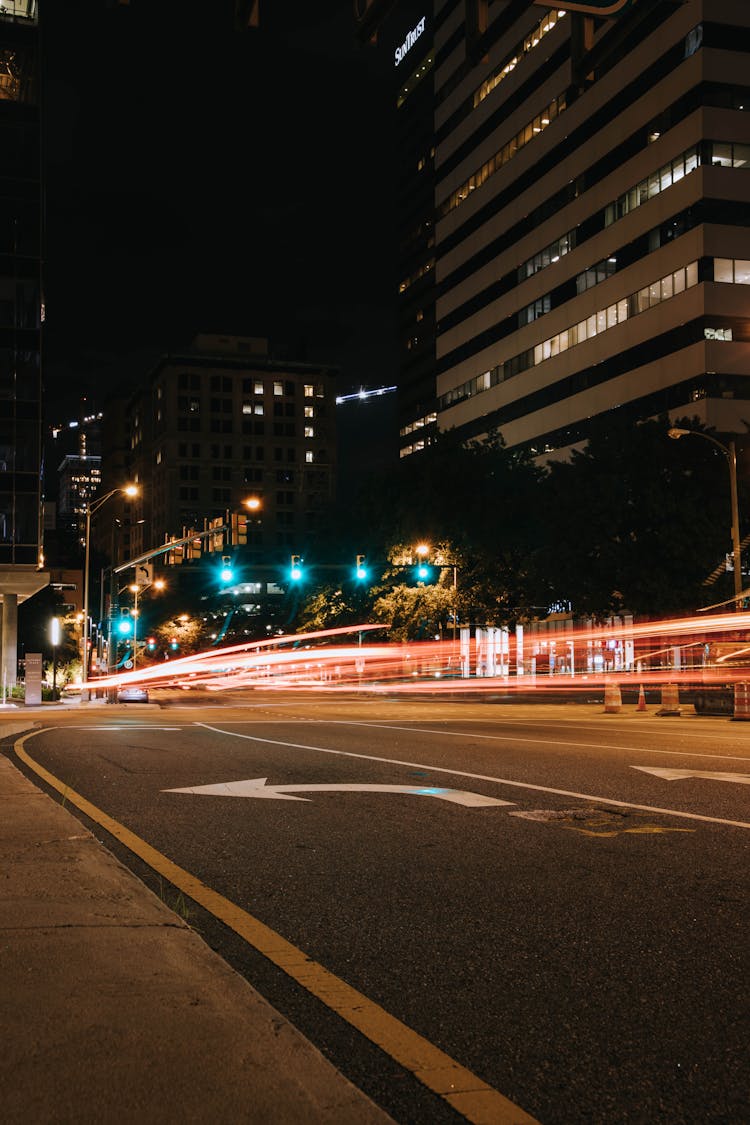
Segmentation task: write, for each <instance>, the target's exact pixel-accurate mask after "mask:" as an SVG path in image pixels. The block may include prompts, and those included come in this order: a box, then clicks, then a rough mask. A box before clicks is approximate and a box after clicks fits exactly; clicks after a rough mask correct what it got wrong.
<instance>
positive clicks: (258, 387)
mask: <svg viewBox="0 0 750 1125" xmlns="http://www.w3.org/2000/svg"><path fill="white" fill-rule="evenodd" d="M208 385H209V387H210V389H211V391H222V392H224V393H233V392H234V391H235V390H237V389H239V388H240V380H239V379H234V378H232V376H231V375H210V376H209V378H208ZM298 385H299V384H298V383H296V382H295V381H294V380H293V379H283V380H282V379H273V380H268V381H266V382H264V381H263V380H262V379H256V378H244V377H243V379H242V381H241V387H242V393H243V394H253V395H264V394H266V395H271V394H272V395H273V396H274V397H275V398H281V397H282V396H286V397H287V398H293V397H294V396H295V395H296V393H297V387H298ZM177 386H178V389H179V390H181V391H184V390H191V391H200V390H201V389H203V384H202V381H201V375H200V374H199V373H195V372H188V371H180V372H179V374H178V376H177ZM302 394H303V397H304V398H323V397H324V394H325V390H324V387H323V384H322V383H303V384H302ZM156 395H157V398H158V399H161V398H163V387H161V386H160V387H157V391H156ZM183 401H184V400H183V399H182V398H179V400H178V402H179V403H182V402H183ZM213 401H214V400H212V402H213Z"/></svg>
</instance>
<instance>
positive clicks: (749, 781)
mask: <svg viewBox="0 0 750 1125" xmlns="http://www.w3.org/2000/svg"><path fill="white" fill-rule="evenodd" d="M630 768H631V769H634V770H641V772H642V773H652V774H653V775H654V777H663V778H664V780H665V781H683V780H684V779H685V778H687V777H702V778H704V779H706V780H708V781H733V782H734V783H735V785H750V774H747V773H710V772H709V771H708V770H670V769H660V768H659V767H658V766H656V767H650V766H631V767H630Z"/></svg>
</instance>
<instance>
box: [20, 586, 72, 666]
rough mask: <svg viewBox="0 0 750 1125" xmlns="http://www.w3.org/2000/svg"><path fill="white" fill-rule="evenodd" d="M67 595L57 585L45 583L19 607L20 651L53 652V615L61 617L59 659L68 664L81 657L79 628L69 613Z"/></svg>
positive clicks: (60, 661) (49, 653)
mask: <svg viewBox="0 0 750 1125" xmlns="http://www.w3.org/2000/svg"><path fill="white" fill-rule="evenodd" d="M64 610H65V603H64V601H63V596H62V594H61V593H60V591H59V590H56V589H55V588H54V586H44V587H43V588H42V589H41V590H39V592H38V593H36V594H34V595H33V597H31V598H27V599H26V601H23V602H21V604H20V605H19V607H18V651H19V653H27V652H41V653H43V654H45V655H51V653H52V640H51V636H50V623H51V621H52V618H53V617H59V618H60V643H59V645H58V646H57V659H58V662H59V663H60V664H65V663H67V662H69V661H71V660H75V659H77V658H79V657H80V652H79V649H78V643H77V640H76V636H75V629H74V626H73V623H72V621H70V620H69V619H68V618H67V617H66V616H65V612H64Z"/></svg>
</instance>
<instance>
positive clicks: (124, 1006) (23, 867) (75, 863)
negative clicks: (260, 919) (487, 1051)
mask: <svg viewBox="0 0 750 1125" xmlns="http://www.w3.org/2000/svg"><path fill="white" fill-rule="evenodd" d="M13 719H15V716H14V717H13ZM13 719H11V717H10V716H8V717H7V719H6V717H5V716H3V719H2V721H0V736H2V737H3V738H7V737H8V736H10V735H13V734H15V733H20V731H22V730H28V729H29V726H30V725H32V724H31V722H30V720H27V721H26V722H23V721H21V720H20V718H19V721H17V722H16V721H13ZM0 979H1V980H2V985H1V986H0V1039H2V1043H3V1048H2V1052H0V1116H2V1120H3V1123H4V1125H29V1122H33V1123H34V1125H48V1123H49V1125H52V1123H55V1125H61V1123H68V1122H74V1121H75V1122H77V1123H82V1125H87V1123H93V1122H96V1123H97V1125H110V1123H115V1125H120V1123H133V1125H136V1123H137V1125H151V1123H159V1125H162V1123H165V1122H180V1123H182V1122H201V1123H206V1125H208V1123H210V1125H224V1123H226V1125H241V1123H249V1125H256V1123H266V1122H268V1123H269V1125H288V1123H297V1122H299V1123H300V1125H302V1123H303V1122H304V1123H305V1125H316V1123H318V1122H321V1123H322V1122H324V1123H325V1125H388V1123H389V1122H391V1125H392V1119H391V1118H390V1117H388V1116H387V1115H386V1114H385V1113H383V1112H382V1111H381V1110H380V1109H378V1108H377V1106H375V1105H374V1103H373V1102H371V1101H370V1100H369V1099H368V1098H367V1097H366V1096H365V1095H364V1094H363V1093H361V1091H359V1090H357V1089H356V1088H355V1087H354V1086H352V1085H351V1083H350V1082H348V1080H347V1079H346V1078H344V1077H343V1075H342V1074H341V1073H340V1072H339V1071H337V1070H336V1069H335V1068H334V1067H333V1066H332V1065H331V1064H330V1063H329V1062H327V1061H326V1060H325V1059H324V1058H323V1056H322V1055H321V1054H320V1052H319V1051H318V1050H317V1049H316V1048H315V1047H314V1046H313V1045H312V1044H311V1043H310V1042H309V1041H308V1040H307V1039H305V1038H304V1037H303V1036H302V1034H301V1033H300V1032H298V1031H297V1030H296V1028H294V1027H293V1026H292V1025H291V1024H290V1023H288V1022H287V1021H286V1020H285V1019H284V1018H283V1017H282V1016H281V1015H279V1013H278V1012H276V1011H275V1010H274V1009H273V1008H272V1007H271V1006H270V1005H269V1004H268V1003H267V1002H266V1001H265V1000H264V999H263V998H262V997H261V996H259V995H258V993H257V992H256V991H255V990H254V989H253V988H252V987H251V986H250V985H249V984H248V983H247V982H246V981H245V980H244V979H243V978H242V977H241V976H239V975H238V974H237V973H235V972H234V970H233V969H231V968H229V966H228V965H227V964H226V963H225V962H224V961H223V960H222V959H221V958H220V957H219V956H218V955H217V954H215V953H213V952H212V950H211V949H209V947H208V946H207V945H206V944H205V943H204V942H203V941H202V940H201V939H200V938H199V937H198V935H197V934H196V933H194V931H193V930H191V929H190V928H189V927H188V926H187V925H185V924H184V923H183V922H182V921H181V920H180V918H179V917H178V916H177V915H176V914H173V913H172V911H171V910H169V909H168V908H167V907H166V906H165V905H164V904H163V903H162V902H161V901H160V900H159V899H158V898H157V897H156V896H155V895H153V894H152V893H151V891H150V890H149V889H148V888H147V887H146V886H145V885H144V884H143V883H141V882H140V880H138V879H137V878H136V877H135V876H134V875H132V874H131V873H130V872H129V871H128V870H127V869H126V868H125V867H123V866H122V864H120V863H119V861H118V860H116V859H115V858H114V856H113V855H112V854H111V853H110V852H109V851H107V850H106V848H104V846H103V845H101V844H99V843H98V842H97V841H96V839H95V838H94V836H92V834H91V833H90V832H89V831H88V830H87V829H86V828H84V827H83V825H82V824H81V823H80V821H78V820H76V818H75V817H74V816H73V815H72V814H71V813H70V812H68V811H67V810H66V809H65V808H63V807H62V806H61V805H60V804H57V803H56V802H55V801H53V800H52V798H51V797H49V796H47V795H46V794H45V793H43V792H42V791H41V790H40V789H37V788H36V786H35V785H33V784H32V783H31V782H30V781H28V780H27V779H26V778H25V777H24V776H23V774H21V772H20V771H19V770H17V769H16V768H15V766H14V765H13V764H12V763H11V761H10V760H9V759H8V758H6V757H3V756H0Z"/></svg>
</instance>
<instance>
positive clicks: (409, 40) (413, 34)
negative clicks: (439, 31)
mask: <svg viewBox="0 0 750 1125" xmlns="http://www.w3.org/2000/svg"><path fill="white" fill-rule="evenodd" d="M425 19H426V16H422V18H421V20H420V21H419V23H418V24H417V25H416V26H415V27H413V28H412V29H411V31H410V32H408V34H407V36H406V39H404V41H403V43H402V44H401V46H400V47H397V48H396V66H398V64H399V63H400V62H401V61H402V59H403V58H404V57H405V56H406V55H407V54H408V52H409V51H410V50H411V49H412V47H413V46H414V44H415V43H416V41H417V39H419V37H420V35H421V34H422V32H423V31H424V25H425Z"/></svg>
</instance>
